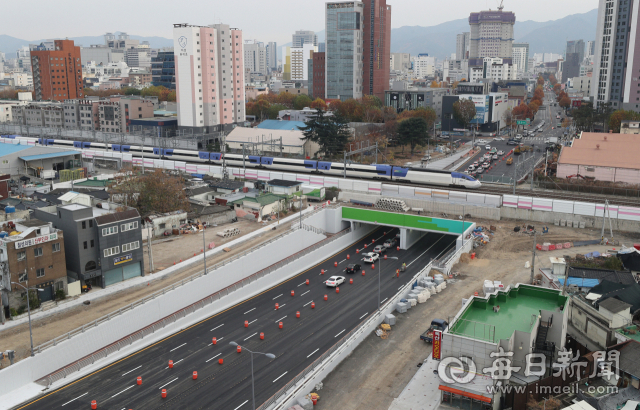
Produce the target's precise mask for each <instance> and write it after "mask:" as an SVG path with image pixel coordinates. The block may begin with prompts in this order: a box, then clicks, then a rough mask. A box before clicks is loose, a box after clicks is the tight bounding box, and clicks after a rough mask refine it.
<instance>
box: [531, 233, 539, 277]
mask: <svg viewBox="0 0 640 410" xmlns="http://www.w3.org/2000/svg"><path fill="white" fill-rule="evenodd" d="M537 236H538V233H537V232H534V233H533V253H532V254H531V284H532V285H533V274H534V271H535V266H536V237H537Z"/></svg>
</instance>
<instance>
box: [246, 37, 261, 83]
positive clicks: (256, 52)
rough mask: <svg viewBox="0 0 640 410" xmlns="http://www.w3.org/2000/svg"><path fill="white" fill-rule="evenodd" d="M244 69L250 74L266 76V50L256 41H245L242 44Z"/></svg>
mask: <svg viewBox="0 0 640 410" xmlns="http://www.w3.org/2000/svg"><path fill="white" fill-rule="evenodd" d="M244 68H245V69H248V70H249V72H250V73H258V74H262V75H266V74H267V49H266V47H265V46H264V43H262V42H260V41H258V40H246V41H245V43H244Z"/></svg>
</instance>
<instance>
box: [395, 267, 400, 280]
mask: <svg viewBox="0 0 640 410" xmlns="http://www.w3.org/2000/svg"><path fill="white" fill-rule="evenodd" d="M396 277H397V278H400V269H396Z"/></svg>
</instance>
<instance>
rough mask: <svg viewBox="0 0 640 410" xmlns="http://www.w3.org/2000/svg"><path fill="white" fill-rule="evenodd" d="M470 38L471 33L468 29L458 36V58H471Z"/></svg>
mask: <svg viewBox="0 0 640 410" xmlns="http://www.w3.org/2000/svg"><path fill="white" fill-rule="evenodd" d="M470 39H471V33H470V32H468V31H467V32H465V33H461V34H458V35H457V36H456V60H465V59H467V58H469V47H470V41H469V40H470Z"/></svg>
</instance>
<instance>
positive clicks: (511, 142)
mask: <svg viewBox="0 0 640 410" xmlns="http://www.w3.org/2000/svg"><path fill="white" fill-rule="evenodd" d="M507 145H518V141H516V140H509V141H507Z"/></svg>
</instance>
